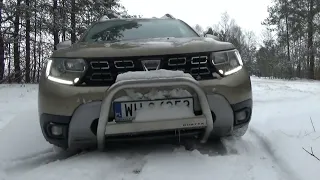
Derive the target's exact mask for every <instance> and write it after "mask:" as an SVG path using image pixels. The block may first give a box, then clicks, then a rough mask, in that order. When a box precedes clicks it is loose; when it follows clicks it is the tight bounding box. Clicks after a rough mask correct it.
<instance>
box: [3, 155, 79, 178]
mask: <svg viewBox="0 0 320 180" xmlns="http://www.w3.org/2000/svg"><path fill="white" fill-rule="evenodd" d="M75 155H77V154H76V153H63V152H61V153H55V152H54V151H53V149H46V150H43V151H40V152H37V153H33V154H29V155H27V156H23V157H19V158H16V159H9V160H5V161H3V162H4V163H5V164H6V166H5V169H4V172H5V173H6V174H7V175H8V176H9V175H10V176H12V175H14V176H15V175H21V174H23V173H25V172H28V171H31V170H32V169H35V168H37V167H40V166H43V165H47V164H50V163H53V162H55V161H61V160H66V159H68V158H70V157H72V156H75Z"/></svg>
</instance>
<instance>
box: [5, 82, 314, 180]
mask: <svg viewBox="0 0 320 180" xmlns="http://www.w3.org/2000/svg"><path fill="white" fill-rule="evenodd" d="M252 83H253V95H254V112H253V118H252V123H251V126H250V129H249V131H248V133H247V134H246V135H245V136H244V137H243V138H242V139H240V140H234V139H223V140H222V143H221V146H222V148H221V147H220V145H214V144H213V145H208V146H207V147H199V149H197V150H194V151H186V150H185V149H184V148H183V147H174V146H165V145H152V146H151V145H150V146H142V147H126V148H124V149H123V150H122V149H117V150H110V151H108V152H104V153H100V152H90V153H82V154H77V155H72V156H71V155H67V154H59V153H55V152H53V150H52V147H51V145H49V144H48V143H47V142H46V141H45V140H44V138H43V137H42V134H41V131H40V126H39V123H38V115H37V85H26V86H24V85H0V180H7V179H8V180H9V179H10V180H11V179H21V180H42V179H45V180H64V179H65V180H105V179H108V180H109V179H110V180H129V179H130V180H132V179H139V180H142V179H143V180H163V179H165V180H169V179H175V180H176V179H182V180H189V179H190V180H191V179H192V180H195V179H201V180H209V179H210V180H212V179H217V180H319V170H320V161H318V160H317V159H316V158H314V157H312V156H311V155H309V154H308V153H307V152H306V151H305V150H303V148H305V149H306V150H307V151H311V147H312V149H313V153H314V154H315V155H316V156H318V157H320V83H319V82H312V81H305V80H296V81H283V80H269V79H259V78H255V77H253V78H252ZM312 124H313V125H312ZM221 149H224V150H221Z"/></svg>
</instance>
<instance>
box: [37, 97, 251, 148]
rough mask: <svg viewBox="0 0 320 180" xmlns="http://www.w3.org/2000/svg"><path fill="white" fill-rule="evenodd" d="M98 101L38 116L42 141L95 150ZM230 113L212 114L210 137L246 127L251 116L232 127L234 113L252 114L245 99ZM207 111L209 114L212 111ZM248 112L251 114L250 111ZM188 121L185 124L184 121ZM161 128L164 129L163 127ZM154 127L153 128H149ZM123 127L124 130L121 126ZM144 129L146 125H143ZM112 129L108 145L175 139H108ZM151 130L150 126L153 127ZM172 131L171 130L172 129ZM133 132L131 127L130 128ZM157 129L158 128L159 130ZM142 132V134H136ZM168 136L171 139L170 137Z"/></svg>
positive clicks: (165, 135) (158, 135) (155, 135)
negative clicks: (56, 131)
mask: <svg viewBox="0 0 320 180" xmlns="http://www.w3.org/2000/svg"><path fill="white" fill-rule="evenodd" d="M207 97H208V100H209V101H215V102H217V103H219V104H221V106H219V109H218V107H213V108H212V110H221V109H225V108H226V107H228V106H229V104H227V103H226V100H225V99H224V98H223V97H222V96H220V95H215V96H207ZM101 104H102V102H101V101H97V102H91V103H87V104H85V105H81V106H80V107H79V108H78V109H77V110H76V112H75V113H74V116H59V115H52V114H42V115H41V116H40V124H41V129H42V133H43V134H44V137H45V139H46V140H47V141H48V142H49V143H51V144H54V145H56V146H59V147H62V148H68V147H74V148H80V149H81V148H87V147H96V145H97V136H96V132H97V124H98V119H99V113H100V109H101ZM231 109H232V112H231V113H230V109H229V108H227V109H226V110H224V111H220V113H219V112H216V113H213V112H212V113H213V115H214V116H213V121H214V122H213V131H212V134H211V136H213V137H223V136H228V135H230V133H231V131H232V130H235V129H238V128H240V127H242V126H244V125H247V124H248V123H249V122H250V120H251V113H250V115H249V116H248V119H247V120H245V121H243V123H240V124H236V120H235V119H234V117H235V116H234V114H235V113H236V112H239V111H240V110H244V109H250V110H252V99H248V100H246V101H243V102H240V103H237V104H233V105H231ZM212 110H211V111H212ZM227 111H229V113H228V116H226V115H224V114H223V113H225V112H227ZM250 112H251V111H250ZM230 114H233V117H232V118H231V119H228V118H230V116H229V115H230ZM186 121H189V120H186ZM190 121H193V122H194V121H196V122H197V123H199V120H197V119H193V120H192V119H190ZM52 124H57V125H61V126H63V128H64V130H65V131H64V132H68V131H70V132H69V133H64V134H63V136H61V137H54V136H52V135H51V134H50V132H49V130H48V127H50V125H52ZM164 124H165V125H164ZM153 125H154V124H153ZM162 125H164V129H166V128H167V126H168V121H164V123H163V124H162ZM124 126H126V125H125V124H124ZM145 126H147V124H146V125H145ZM112 127H114V126H112V125H109V126H108V129H107V130H106V132H109V138H107V139H106V140H107V141H108V142H112V141H125V140H130V141H132V140H135V139H139V140H141V139H152V140H155V139H156V138H169V137H173V136H175V137H176V136H177V132H176V131H171V133H161V132H159V133H148V134H150V135H148V134H143V133H142V134H138V135H136V136H132V135H131V136H122V135H121V134H118V135H115V136H111V133H115V132H119V131H118V130H116V129H114V131H113V132H112V131H109V130H110V129H111V128H112ZM153 127H154V126H153ZM172 127H173V126H172ZM202 127H203V126H201V125H200V126H199V128H198V129H197V128H193V130H190V131H185V133H182V134H180V135H181V136H183V135H184V134H186V135H189V133H190V135H194V134H198V132H199V131H196V130H200V129H201V128H202ZM117 128H123V127H117ZM133 128H134V127H133ZM139 128H140V129H144V128H145V127H142V126H139ZM159 128H160V127H159ZM168 129H170V128H168ZM140 132H143V131H140ZM170 135H171V136H170Z"/></svg>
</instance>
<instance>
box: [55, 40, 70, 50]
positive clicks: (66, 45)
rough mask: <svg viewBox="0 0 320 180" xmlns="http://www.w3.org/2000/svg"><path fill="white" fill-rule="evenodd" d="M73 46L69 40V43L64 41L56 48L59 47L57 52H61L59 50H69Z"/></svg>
mask: <svg viewBox="0 0 320 180" xmlns="http://www.w3.org/2000/svg"><path fill="white" fill-rule="evenodd" d="M71 45H72V44H71V41H70V40H68V41H62V42H60V43H58V44H57V45H56V47H57V50H59V49H65V48H68V47H70V46H71Z"/></svg>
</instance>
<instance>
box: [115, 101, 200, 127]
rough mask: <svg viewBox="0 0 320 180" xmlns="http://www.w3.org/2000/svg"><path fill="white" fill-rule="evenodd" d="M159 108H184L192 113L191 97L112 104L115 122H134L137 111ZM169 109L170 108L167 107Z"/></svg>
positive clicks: (116, 102)
mask: <svg viewBox="0 0 320 180" xmlns="http://www.w3.org/2000/svg"><path fill="white" fill-rule="evenodd" d="M161 106H172V107H179V106H184V107H187V108H189V109H190V110H192V111H193V107H194V101H193V97H183V98H170V99H157V100H139V101H115V102H113V112H114V117H115V121H116V122H128V121H129V122H130V121H134V120H135V117H136V114H137V111H139V110H140V109H144V108H152V107H154V108H158V107H161ZM169 108H170V107H169Z"/></svg>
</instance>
